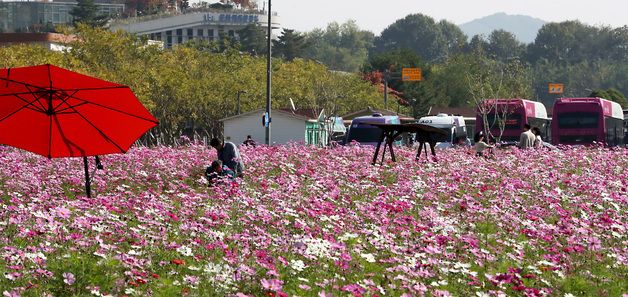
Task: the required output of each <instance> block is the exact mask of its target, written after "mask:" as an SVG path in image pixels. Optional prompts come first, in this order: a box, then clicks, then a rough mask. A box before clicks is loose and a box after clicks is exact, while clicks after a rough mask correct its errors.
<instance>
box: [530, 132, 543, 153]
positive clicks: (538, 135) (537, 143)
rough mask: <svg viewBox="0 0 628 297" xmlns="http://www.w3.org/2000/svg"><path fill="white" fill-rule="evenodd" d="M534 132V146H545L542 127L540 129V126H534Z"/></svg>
mask: <svg viewBox="0 0 628 297" xmlns="http://www.w3.org/2000/svg"><path fill="white" fill-rule="evenodd" d="M532 133H534V148H541V147H543V138H542V137H541V129H539V127H532Z"/></svg>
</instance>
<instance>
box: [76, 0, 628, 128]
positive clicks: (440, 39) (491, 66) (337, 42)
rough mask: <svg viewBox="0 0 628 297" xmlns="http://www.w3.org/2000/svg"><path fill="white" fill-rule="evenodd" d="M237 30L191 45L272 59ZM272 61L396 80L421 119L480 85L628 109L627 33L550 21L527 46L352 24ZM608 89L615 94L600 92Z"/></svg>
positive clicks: (414, 27) (295, 36) (421, 18)
mask: <svg viewBox="0 0 628 297" xmlns="http://www.w3.org/2000/svg"><path fill="white" fill-rule="evenodd" d="M81 1H90V0H81ZM238 33H239V34H238V35H239V39H238V40H236V39H230V38H228V37H225V38H223V39H221V40H220V41H218V42H216V43H202V42H192V43H190V44H188V45H187V47H192V48H195V49H197V50H200V51H206V52H212V53H223V52H225V51H226V50H228V49H234V48H236V49H238V50H239V51H241V52H246V53H249V54H250V55H252V56H253V57H258V56H262V55H265V53H266V32H265V31H264V30H263V29H262V28H260V26H259V25H254V24H252V25H249V26H247V27H245V28H244V29H242V30H240V31H239V32H238ZM273 55H274V56H275V57H277V58H281V59H282V60H284V61H288V62H289V61H294V60H295V59H298V58H304V59H307V60H309V61H314V62H315V63H320V64H323V65H326V66H327V67H329V69H332V70H338V71H345V72H352V73H361V74H362V75H363V76H364V77H367V78H368V79H369V80H371V81H372V82H373V83H375V84H377V83H379V81H378V80H377V78H379V79H380V80H381V78H384V77H388V78H389V82H390V86H391V87H392V88H393V89H396V90H398V91H401V92H402V96H403V98H404V99H405V100H403V101H400V102H402V103H403V104H411V105H413V106H412V107H413V108H412V110H415V111H416V114H415V116H418V115H421V114H423V113H424V112H426V111H427V110H429V108H430V107H431V106H451V107H461V106H475V105H476V103H477V100H478V99H481V98H477V96H486V95H489V94H486V92H485V91H478V88H479V89H483V90H486V89H490V90H493V91H490V92H489V93H491V94H490V95H491V96H499V97H503V98H508V97H523V98H529V99H533V100H539V101H541V102H544V103H545V104H546V105H548V106H551V105H552V104H553V101H554V100H555V96H554V95H551V94H548V83H550V82H560V83H564V84H565V90H566V93H565V94H564V96H589V95H591V94H593V95H596V94H597V95H600V94H603V95H609V96H610V97H609V99H612V100H615V101H617V102H619V103H620V104H623V105H624V106H626V107H628V101H626V99H625V97H624V95H623V94H624V93H626V92H628V83H627V81H628V63H626V62H628V27H622V28H608V27H593V26H588V25H584V24H582V23H579V22H577V21H568V22H563V23H549V24H546V25H545V26H543V27H542V28H541V29H540V30H539V33H538V36H537V38H536V40H535V42H534V43H532V44H528V45H526V44H523V43H521V42H519V41H518V40H517V39H516V37H515V36H514V35H513V34H512V33H510V32H506V31H504V30H496V31H494V32H492V33H491V34H490V35H489V36H488V37H484V36H479V35H476V36H473V37H472V38H471V39H470V40H469V41H467V36H465V34H464V33H463V32H462V31H461V30H460V29H459V28H458V27H457V26H456V25H454V24H452V23H449V22H447V21H440V22H436V21H434V20H433V19H432V18H430V17H429V16H425V15H421V14H411V15H408V16H406V17H405V18H403V19H400V20H398V21H396V22H395V23H393V24H391V25H390V26H389V27H388V28H386V29H385V30H384V31H383V32H382V33H381V35H380V36H375V35H374V34H373V33H371V32H368V31H365V30H361V29H360V28H359V27H358V26H357V25H356V24H355V22H353V21H349V22H346V23H344V24H338V23H331V24H329V25H328V26H327V28H325V29H315V30H313V31H311V32H306V33H299V32H296V31H294V30H289V29H284V30H283V32H282V34H281V35H280V36H279V38H278V39H277V40H273ZM404 67H420V68H422V69H423V76H424V80H423V81H422V82H420V83H416V82H410V83H404V82H401V81H400V79H399V76H400V73H399V72H400V71H401V69H402V68H404ZM512 69H516V72H513V71H511V70H512ZM388 73H390V75H388ZM374 78H376V79H374ZM479 78H482V79H481V80H480V79H479ZM479 81H481V82H482V83H481V84H480V85H481V88H480V85H478V82H479ZM495 90H500V91H495ZM606 90H609V91H610V92H606V93H604V92H602V91H606ZM611 94H612V96H611ZM486 98H488V97H486ZM491 98H497V97H491ZM408 110H409V108H408Z"/></svg>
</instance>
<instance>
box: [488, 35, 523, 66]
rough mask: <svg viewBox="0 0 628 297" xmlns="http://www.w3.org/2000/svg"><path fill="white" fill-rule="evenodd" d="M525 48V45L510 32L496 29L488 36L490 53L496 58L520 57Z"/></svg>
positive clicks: (502, 59)
mask: <svg viewBox="0 0 628 297" xmlns="http://www.w3.org/2000/svg"><path fill="white" fill-rule="evenodd" d="M524 50H525V46H524V45H523V44H522V43H521V42H519V40H517V37H516V36H515V35H514V34H512V33H510V32H507V31H504V30H495V31H493V33H491V35H490V36H489V37H488V54H489V55H490V56H491V57H492V58H494V59H496V60H499V61H505V60H508V59H512V58H520V57H521V56H522V54H523V53H524Z"/></svg>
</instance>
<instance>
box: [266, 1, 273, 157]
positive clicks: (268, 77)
mask: <svg viewBox="0 0 628 297" xmlns="http://www.w3.org/2000/svg"><path fill="white" fill-rule="evenodd" d="M270 2H271V0H268V36H267V40H266V116H267V117H268V122H267V123H265V126H266V136H265V140H266V145H270V144H271V135H270V125H271V119H272V118H271V116H270V109H271V108H270V107H271V101H270V94H271V86H272V84H271V71H272V70H271V65H272V59H271V53H272V51H271V44H272V43H271V40H270V38H271V33H272V31H273V29H272V20H271V17H272V14H271V5H270Z"/></svg>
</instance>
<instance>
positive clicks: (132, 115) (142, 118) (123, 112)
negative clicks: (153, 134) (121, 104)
mask: <svg viewBox="0 0 628 297" xmlns="http://www.w3.org/2000/svg"><path fill="white" fill-rule="evenodd" d="M72 98H74V99H76V100H80V101H83V102H85V103H89V104H93V105H96V106H98V107H102V108H105V109H109V110H112V111H116V112H119V113H121V114H125V115H128V116H130V117H134V118H138V119H141V120H145V121H148V122H152V123H155V124H159V122H158V121H155V120H151V119H147V118H145V117H141V116H138V115H134V114H131V113H128V112H125V111H122V110H119V109H115V108H112V107H109V106H106V105H102V104H99V103H94V102H91V101H88V100H85V99H82V98H78V97H74V96H72Z"/></svg>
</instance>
